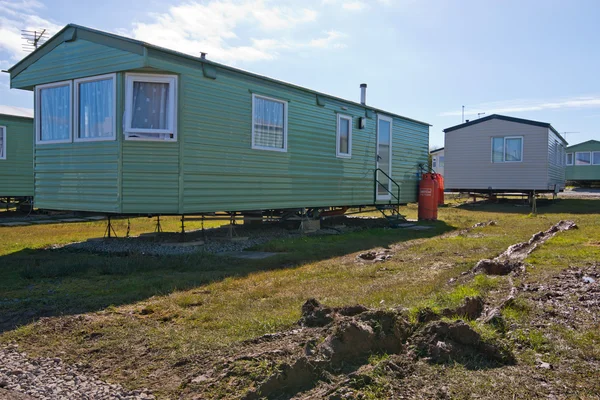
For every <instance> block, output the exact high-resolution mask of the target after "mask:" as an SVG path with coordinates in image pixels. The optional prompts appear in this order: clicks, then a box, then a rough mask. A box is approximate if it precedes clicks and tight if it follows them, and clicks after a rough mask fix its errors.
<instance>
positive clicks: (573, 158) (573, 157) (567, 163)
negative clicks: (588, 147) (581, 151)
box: [565, 153, 575, 165]
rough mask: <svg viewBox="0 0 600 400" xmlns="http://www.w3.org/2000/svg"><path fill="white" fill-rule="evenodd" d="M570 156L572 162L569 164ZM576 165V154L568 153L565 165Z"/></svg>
mask: <svg viewBox="0 0 600 400" xmlns="http://www.w3.org/2000/svg"><path fill="white" fill-rule="evenodd" d="M569 155H571V162H570V163H569ZM574 163H575V153H566V154H565V165H574Z"/></svg>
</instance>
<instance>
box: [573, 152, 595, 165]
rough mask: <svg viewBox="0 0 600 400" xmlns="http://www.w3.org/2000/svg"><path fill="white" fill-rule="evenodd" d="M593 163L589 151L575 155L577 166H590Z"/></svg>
mask: <svg viewBox="0 0 600 400" xmlns="http://www.w3.org/2000/svg"><path fill="white" fill-rule="evenodd" d="M591 163H592V156H591V153H590V152H589V151H581V152H579V151H578V152H577V153H575V165H590V164H591Z"/></svg>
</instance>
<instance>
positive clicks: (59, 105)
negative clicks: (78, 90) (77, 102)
mask: <svg viewBox="0 0 600 400" xmlns="http://www.w3.org/2000/svg"><path fill="white" fill-rule="evenodd" d="M71 86H72V85H71V81H67V82H56V83H51V84H48V85H40V86H36V88H35V121H36V142H37V143H68V142H70V141H71V108H72V103H71Z"/></svg>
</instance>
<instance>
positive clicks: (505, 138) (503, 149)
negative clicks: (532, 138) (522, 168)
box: [490, 136, 525, 164]
mask: <svg viewBox="0 0 600 400" xmlns="http://www.w3.org/2000/svg"><path fill="white" fill-rule="evenodd" d="M499 138H502V139H504V142H503V144H502V161H494V139H499ZM507 139H521V159H520V160H518V161H507V160H506V140H507ZM524 142H525V139H523V136H492V138H491V139H490V144H491V150H492V151H491V158H490V161H491V162H492V164H501V163H520V162H523V159H524V158H525V154H523V144H524Z"/></svg>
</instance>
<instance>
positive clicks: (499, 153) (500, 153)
mask: <svg viewBox="0 0 600 400" xmlns="http://www.w3.org/2000/svg"><path fill="white" fill-rule="evenodd" d="M503 161H504V138H493V139H492V162H503Z"/></svg>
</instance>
